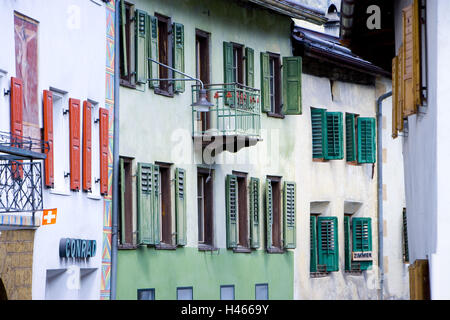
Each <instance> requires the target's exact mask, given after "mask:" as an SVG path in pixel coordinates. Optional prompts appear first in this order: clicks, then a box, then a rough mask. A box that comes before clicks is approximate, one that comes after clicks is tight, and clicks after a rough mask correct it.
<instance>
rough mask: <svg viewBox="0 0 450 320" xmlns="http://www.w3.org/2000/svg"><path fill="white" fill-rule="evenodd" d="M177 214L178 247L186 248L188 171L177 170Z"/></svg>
mask: <svg viewBox="0 0 450 320" xmlns="http://www.w3.org/2000/svg"><path fill="white" fill-rule="evenodd" d="M175 214H176V219H177V221H176V226H177V245H179V246H185V245H186V244H187V239H186V235H187V234H186V223H187V221H186V171H185V170H184V169H181V168H177V169H176V170H175Z"/></svg>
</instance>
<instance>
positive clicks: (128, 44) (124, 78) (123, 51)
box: [120, 0, 135, 87]
mask: <svg viewBox="0 0 450 320" xmlns="http://www.w3.org/2000/svg"><path fill="white" fill-rule="evenodd" d="M133 15H134V6H133V5H132V4H130V3H127V2H125V1H123V0H122V1H121V3H120V57H121V59H120V84H121V85H124V86H131V87H135V83H134V66H133V63H132V59H133V47H132V46H133V41H132V39H134V19H131V17H132V16H133Z"/></svg>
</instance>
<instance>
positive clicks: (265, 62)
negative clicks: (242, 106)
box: [261, 52, 271, 112]
mask: <svg viewBox="0 0 450 320" xmlns="http://www.w3.org/2000/svg"><path fill="white" fill-rule="evenodd" d="M261 107H262V111H264V112H270V111H271V108H270V58H269V54H268V53H266V52H261Z"/></svg>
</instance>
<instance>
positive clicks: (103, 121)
mask: <svg viewBox="0 0 450 320" xmlns="http://www.w3.org/2000/svg"><path fill="white" fill-rule="evenodd" d="M99 115H100V193H101V194H102V195H107V194H108V144H109V135H108V132H109V112H108V110H107V109H104V108H100V110H99Z"/></svg>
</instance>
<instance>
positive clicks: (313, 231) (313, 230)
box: [309, 216, 317, 272]
mask: <svg viewBox="0 0 450 320" xmlns="http://www.w3.org/2000/svg"><path fill="white" fill-rule="evenodd" d="M309 243H310V263H309V271H310V272H317V217H316V216H310V218H309Z"/></svg>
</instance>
